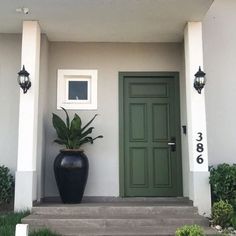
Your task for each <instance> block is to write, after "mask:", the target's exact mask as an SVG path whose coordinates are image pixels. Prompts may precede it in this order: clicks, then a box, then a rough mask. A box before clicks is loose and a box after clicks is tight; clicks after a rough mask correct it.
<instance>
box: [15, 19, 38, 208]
mask: <svg viewBox="0 0 236 236" xmlns="http://www.w3.org/2000/svg"><path fill="white" fill-rule="evenodd" d="M40 34H41V32H40V27H39V24H38V22H37V21H25V22H23V33H22V50H21V66H23V65H24V66H25V69H26V70H27V71H28V72H29V73H30V80H31V84H32V85H31V88H30V89H29V90H28V91H27V93H26V94H23V92H22V90H21V91H20V104H19V134H18V158H17V171H16V185H15V211H17V210H22V209H27V208H28V209H30V208H31V207H32V203H33V201H34V200H36V194H37V193H36V191H37V190H36V189H37V186H36V185H37V181H36V177H37V176H36V153H37V152H36V150H37V146H36V145H37V127H38V96H39V63H40ZM19 69H20V68H19Z"/></svg>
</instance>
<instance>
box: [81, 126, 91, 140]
mask: <svg viewBox="0 0 236 236" xmlns="http://www.w3.org/2000/svg"><path fill="white" fill-rule="evenodd" d="M93 129H94V127H90V128H89V129H87V130H86V131H85V132H84V133H81V136H80V138H81V139H82V138H84V137H86V136H87V135H89V134H91V133H92V131H93Z"/></svg>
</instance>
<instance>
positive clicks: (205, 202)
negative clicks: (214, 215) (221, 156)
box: [189, 171, 211, 216]
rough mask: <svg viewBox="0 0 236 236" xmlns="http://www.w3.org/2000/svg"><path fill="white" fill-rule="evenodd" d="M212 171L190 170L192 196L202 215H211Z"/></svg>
mask: <svg viewBox="0 0 236 236" xmlns="http://www.w3.org/2000/svg"><path fill="white" fill-rule="evenodd" d="M209 176H210V172H192V171H191V172H190V183H189V185H190V186H189V189H190V198H191V200H193V204H194V206H196V207H198V211H199V214H200V215H204V216H210V215H211V190H210V184H209Z"/></svg>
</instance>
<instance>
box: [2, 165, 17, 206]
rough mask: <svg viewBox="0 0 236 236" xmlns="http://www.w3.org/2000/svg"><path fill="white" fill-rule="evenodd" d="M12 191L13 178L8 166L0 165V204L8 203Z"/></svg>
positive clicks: (11, 196)
mask: <svg viewBox="0 0 236 236" xmlns="http://www.w3.org/2000/svg"><path fill="white" fill-rule="evenodd" d="M13 193H14V180H13V176H12V175H11V174H10V170H9V168H7V167H5V166H0V204H3V203H10V201H11V200H12V198H13Z"/></svg>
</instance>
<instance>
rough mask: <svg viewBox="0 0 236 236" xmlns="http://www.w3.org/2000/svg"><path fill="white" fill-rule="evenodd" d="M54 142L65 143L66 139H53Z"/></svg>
mask: <svg viewBox="0 0 236 236" xmlns="http://www.w3.org/2000/svg"><path fill="white" fill-rule="evenodd" d="M54 142H55V143H58V144H60V145H67V140H62V139H55V140H54Z"/></svg>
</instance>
